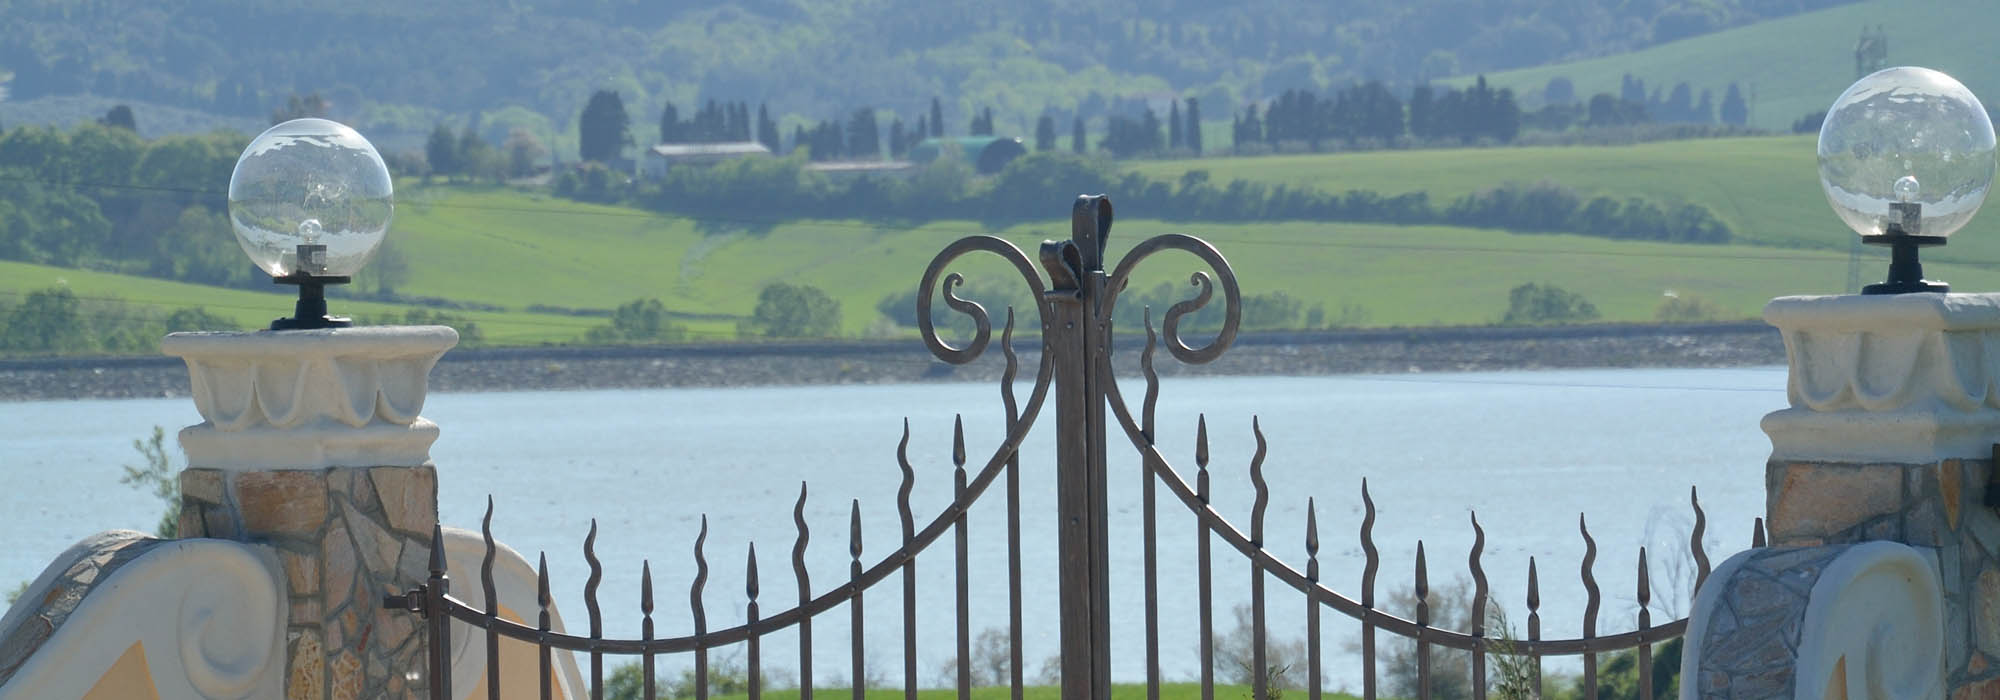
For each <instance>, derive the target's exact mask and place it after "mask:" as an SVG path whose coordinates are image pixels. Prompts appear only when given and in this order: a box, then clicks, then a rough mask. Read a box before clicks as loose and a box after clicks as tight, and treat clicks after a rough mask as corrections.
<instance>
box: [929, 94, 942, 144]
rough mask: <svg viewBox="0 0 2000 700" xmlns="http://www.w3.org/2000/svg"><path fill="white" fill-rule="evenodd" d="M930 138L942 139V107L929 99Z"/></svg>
mask: <svg viewBox="0 0 2000 700" xmlns="http://www.w3.org/2000/svg"><path fill="white" fill-rule="evenodd" d="M931 138H934V139H938V138H944V105H943V104H941V103H939V102H938V98H935V97H933V98H931Z"/></svg>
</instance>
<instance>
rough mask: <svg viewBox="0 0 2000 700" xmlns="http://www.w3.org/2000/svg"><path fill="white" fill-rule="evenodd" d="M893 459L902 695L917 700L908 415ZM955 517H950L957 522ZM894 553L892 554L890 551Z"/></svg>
mask: <svg viewBox="0 0 2000 700" xmlns="http://www.w3.org/2000/svg"><path fill="white" fill-rule="evenodd" d="M896 463H897V464H898V465H900V466H902V468H903V482H902V485H901V486H899V487H897V488H896V514H897V516H898V517H900V518H901V519H902V522H903V548H902V549H901V550H899V554H903V555H904V557H905V559H904V562H903V563H904V566H903V699H904V700H917V560H916V557H914V556H909V555H907V554H906V553H907V552H909V549H910V542H911V540H912V539H913V538H914V537H915V531H916V516H914V515H912V514H911V513H910V490H911V489H913V488H915V486H916V483H917V472H916V469H915V468H913V467H911V466H910V419H908V418H904V419H903V439H902V441H901V442H898V443H897V444H896ZM956 520H957V519H956V518H954V519H953V521H954V522H956ZM891 556H895V555H891Z"/></svg>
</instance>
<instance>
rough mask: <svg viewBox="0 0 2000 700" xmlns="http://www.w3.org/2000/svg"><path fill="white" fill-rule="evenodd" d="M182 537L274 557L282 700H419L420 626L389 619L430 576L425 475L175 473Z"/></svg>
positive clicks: (431, 514) (433, 518)
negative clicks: (285, 605) (262, 548)
mask: <svg viewBox="0 0 2000 700" xmlns="http://www.w3.org/2000/svg"><path fill="white" fill-rule="evenodd" d="M181 499H182V501H181V524H180V527H181V534H182V536H183V537H215V538H222V539H229V540H238V541H248V542H257V543H262V544H267V545H269V546H271V547H273V548H275V549H276V550H277V551H278V553H279V558H280V560H281V561H282V563H283V567H284V573H285V580H286V584H287V587H288V589H289V591H288V594H289V601H290V607H291V615H290V624H289V626H288V627H287V629H286V635H285V639H286V646H287V649H286V652H287V665H286V669H285V674H286V676H285V677H286V682H285V695H286V698H287V700H306V699H314V700H320V699H326V700H353V699H355V698H405V697H422V696H423V694H424V692H425V689H424V688H423V679H422V678H421V676H420V675H418V674H416V673H414V671H415V670H417V669H422V668H424V639H423V636H422V635H421V634H419V631H420V630H419V627H418V622H419V621H418V620H417V619H416V618H415V617H414V616H411V615H410V614H408V613H407V612H402V611H393V610H384V609H383V608H382V596H383V595H385V594H399V593H403V592H405V591H408V590H409V589H410V588H411V587H413V586H416V585H417V584H420V583H423V582H424V580H425V578H426V577H427V576H428V575H429V569H428V566H427V564H428V562H429V561H430V541H431V531H432V528H433V526H435V525H436V524H437V472H436V470H435V469H434V468H432V467H427V466H426V467H372V468H352V467H333V468H325V469H297V470H274V471H248V472H241V471H223V470H217V469H189V470H186V471H184V472H182V473H181Z"/></svg>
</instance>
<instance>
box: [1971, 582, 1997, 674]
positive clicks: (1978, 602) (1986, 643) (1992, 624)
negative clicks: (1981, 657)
mask: <svg viewBox="0 0 2000 700" xmlns="http://www.w3.org/2000/svg"><path fill="white" fill-rule="evenodd" d="M1974 589H1975V590H1976V591H1977V596H1978V597H1977V598H1975V599H1974V600H1973V601H1972V632H1973V638H1974V642H1975V644H1976V645H1977V646H1978V647H1979V650H1980V651H1982V652H1985V653H1987V654H2000V571H1996V570H1995V569H1994V567H1992V566H1988V567H1986V570H1984V571H1981V572H1979V580H1978V583H1977V584H1976V585H1975V586H1974Z"/></svg>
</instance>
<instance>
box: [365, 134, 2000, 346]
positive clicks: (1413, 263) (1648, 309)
mask: <svg viewBox="0 0 2000 700" xmlns="http://www.w3.org/2000/svg"><path fill="white" fill-rule="evenodd" d="M1260 160H1263V159H1260ZM1815 196H1817V195H1815ZM441 203H442V204H445V205H448V206H431V207H429V208H425V207H422V206H405V207H404V208H403V209H401V210H400V211H399V212H398V219H397V233H398V235H400V236H402V237H403V238H402V239H401V240H403V242H404V245H406V248H405V250H406V255H407V256H408V257H409V259H410V263H411V281H410V282H409V283H408V284H406V285H405V290H406V291H408V292H410V293H414V294H420V295H425V296H439V297H446V298H455V299H478V300H480V301H482V302H486V303H494V304H499V305H502V306H507V307H510V308H524V307H526V306H527V305H529V304H549V305H559V306H569V307H587V308H607V307H610V306H613V305H616V304H618V303H622V302H624V301H627V300H630V299H633V298H639V297H657V298H659V299H660V300H661V301H662V302H663V303H665V305H666V306H667V308H669V309H670V310H675V311H681V312H686V313H699V314H727V315H736V316H744V315H748V314H750V313H751V311H752V310H753V308H754V307H755V304H756V297H757V290H758V289H760V288H762V287H763V286H764V285H765V284H768V283H771V282H778V281H790V282H796V283H803V284H811V285H814V286H817V287H820V288H821V289H824V290H826V291H827V293H828V294H830V295H832V296H834V297H835V298H836V299H838V300H839V301H840V302H841V305H842V308H843V320H844V328H845V330H846V332H847V333H848V334H850V335H852V334H860V333H863V332H865V331H867V330H868V329H869V328H870V326H871V325H872V324H874V323H875V320H876V318H877V315H876V313H875V312H874V308H875V305H876V303H877V302H878V301H879V300H881V299H882V298H883V297H885V296H887V295H890V294H894V293H898V292H902V291H905V290H908V289H910V288H912V287H913V286H914V285H915V283H916V281H917V279H918V277H919V276H920V275H921V274H922V271H923V268H924V266H925V265H926V264H927V263H928V262H929V260H930V258H931V256H932V255H934V254H935V253H936V252H937V251H938V250H939V249H940V248H942V247H944V246H945V245H946V244H948V243H950V242H951V241H952V240H953V239H956V238H958V237H960V236H963V235H968V234H976V233H987V232H988V231H986V230H984V229H983V228H981V227H980V226H979V225H978V224H974V223H971V222H959V221H953V222H940V223H931V224H926V225H922V226H914V227H911V226H897V225H889V224H871V223H867V222H859V221H809V222H799V223H793V224H784V225H779V226H775V227H772V228H770V229H769V230H766V231H745V230H726V229H725V230H721V231H704V230H702V229H703V227H704V223H703V222H698V221H694V220H688V219H668V218H656V217H649V216H646V215H643V214H640V215H635V213H634V212H633V211H632V210H628V209H616V208H610V207H579V206H577V205H574V204H568V203H560V204H558V203H553V202H547V201H544V202H540V203H531V202H528V201H526V197H525V196H524V195H520V194H516V193H513V192H508V191H501V190H485V191H479V192H472V193H466V194H462V195H457V196H447V197H446V198H445V199H443V200H442V202H441ZM549 204H553V206H549V207H548V208H546V209H542V210H539V211H532V212H531V211H528V210H529V209H533V208H535V207H538V206H540V205H549ZM1828 218H1831V215H1830V214H1829V215H1828ZM1066 228H1067V227H1066V226H1064V225H1063V224H1062V223H1061V222H1053V221H1052V222H1048V223H1045V224H1039V225H1021V226H1015V227H1011V228H1008V229H1005V230H1001V231H993V232H991V233H995V234H997V235H1000V236H1002V237H1004V238H1006V239H1008V240H1010V241H1012V242H1014V243H1015V244H1016V245H1019V246H1021V247H1023V248H1024V249H1027V250H1030V251H1032V248H1031V246H1032V245H1033V244H1034V243H1035V242H1037V241H1039V240H1042V239H1044V238H1049V237H1052V236H1054V235H1057V233H1056V232H1064V231H1066ZM1170 231H1183V232H1189V233H1194V234H1196V235H1200V236H1203V237H1206V238H1208V239H1210V240H1211V241H1213V242H1214V243H1215V244H1216V245H1217V246H1218V247H1219V248H1221V249H1222V251H1223V252H1224V254H1225V255H1227V256H1228V257H1229V259H1230V260H1231V261H1232V264H1233V265H1234V267H1235V268H1236V272H1237V274H1238V275H1239V276H1240V278H1241V279H1242V286H1243V289H1244V293H1246V294H1264V293H1270V292H1278V291H1283V292H1285V293H1287V294H1290V295H1292V296H1294V297H1297V298H1300V299H1303V300H1304V301H1305V302H1306V304H1307V306H1311V305H1313V304H1323V305H1325V306H1326V307H1327V308H1328V309H1329V310H1332V309H1336V308H1338V307H1340V306H1342V305H1343V304H1354V305H1359V306H1360V307H1362V308H1365V309H1366V310H1367V312H1368V319H1369V323H1370V324H1371V325H1432V324H1444V325H1461V324H1481V323H1489V322H1492V321H1494V320H1496V319H1498V318H1499V316H1500V315H1501V313H1502V312H1503V311H1504V310H1505V299H1506V295H1507V294H1506V293H1507V290H1508V289H1510V288H1512V287H1513V286H1515V285H1518V284H1521V283H1524V282H1554V283H1556V284H1558V285H1561V286H1563V287H1564V288H1567V289H1570V290H1572V291H1577V292H1580V293H1582V294H1583V295H1584V296H1585V297H1587V298H1589V299H1590V300H1591V301H1592V302H1594V303H1595V304H1597V305H1598V307H1599V308H1600V309H1601V310H1602V311H1603V313H1604V314H1605V316H1606V318H1607V319H1611V320H1626V321H1643V320H1650V319H1651V318H1652V317H1653V312H1654V310H1655V308H1656V307H1657V306H1658V304H1659V303H1660V299H1661V296H1662V295H1663V294H1664V293H1666V292H1667V291H1668V290H1673V291H1675V292H1677V293H1694V294H1699V295H1701V296H1703V297H1705V298H1708V299H1709V300H1711V301H1714V302H1716V303H1718V304H1721V305H1723V306H1724V308H1726V309H1728V310H1729V311H1731V312H1732V313H1733V315H1736V316H1739V317H1750V316H1754V315H1755V314H1756V313H1757V310H1758V309H1759V308H1761V307H1762V305H1763V303H1764V302H1765V301H1768V300H1769V299H1770V298H1771V297H1773V296H1777V295H1781V294H1787V293H1800V292H1820V293H1832V292H1839V291H1843V290H1844V287H1845V283H1846V270H1847V256H1846V254H1845V252H1844V251H1824V252H1820V251H1790V250H1773V249H1769V248H1756V247H1750V246H1690V245H1672V244H1657V243H1642V242H1630V241H1608V240H1602V239H1594V238H1586V237H1581V236H1569V235H1544V234H1513V233H1505V232H1496V231H1486V230H1476V229H1465V228H1454V227H1443V226H1421V227H1396V226H1382V225H1370V224H1326V223H1310V222H1281V223H1257V224H1207V223H1195V224H1180V223H1169V222H1161V221H1148V220H1120V222H1119V223H1118V225H1117V228H1116V230H1115V231H1114V232H1113V235H1112V249H1113V250H1112V254H1113V256H1114V257H1115V256H1116V255H1117V254H1118V253H1119V252H1120V251H1122V250H1123V249H1124V248H1125V247H1127V246H1129V245H1130V244H1132V243H1133V242H1135V241H1137V240H1139V239H1141V238H1143V237H1146V236H1151V235H1154V234H1159V233H1166V232H1170ZM1836 233H1837V232H1836ZM563 246H569V247H567V248H564V247H563ZM464 250H472V251H477V252H476V253H474V254H469V255H461V254H458V253H457V252H456V251H464ZM556 250H561V251H562V252H561V253H560V254H557V253H554V252H552V251H556ZM468 263H474V264H468ZM1874 267H1876V266H1875V265H1874V264H1873V263H1870V265H1869V268H1870V269H1869V270H1868V272H1869V274H1874V273H1875V270H1874V269H1873V268H1874ZM966 269H967V271H968V277H971V278H973V279H974V280H979V279H982V278H984V279H999V280H1005V279H1010V278H1009V277H1007V276H1008V275H1011V274H1012V273H1011V272H1008V271H1005V270H1002V269H999V266H998V265H994V264H991V263H988V264H986V265H983V266H974V267H968V268H966ZM1193 269H1194V266H1193V265H1192V260H1191V259H1189V258H1181V259H1180V260H1179V261H1176V260H1173V259H1170V258H1161V259H1157V260H1154V261H1152V262H1151V263H1150V264H1149V265H1147V267H1146V268H1144V270H1146V271H1148V272H1150V273H1152V274H1151V275H1150V276H1148V277H1146V278H1145V279H1140V280H1135V288H1148V287H1150V286H1152V285H1155V284H1157V283H1158V282H1160V281H1166V280H1185V278H1186V275H1187V274H1188V273H1189V272H1191V271H1193ZM502 271H519V272H518V273H517V274H504V273H503V272H502ZM1945 272H1946V270H1945V269H1944V268H1943V267H1942V266H1940V269H1939V271H1938V272H1937V273H1936V274H1938V275H1944V274H1945ZM1950 272H1951V273H1953V275H1954V276H1955V277H1954V276H1947V277H1946V279H1955V280H1962V281H1960V282H1959V283H1960V284H1961V285H1977V284H1980V283H1981V282H1982V281H1983V282H1984V285H1985V286H1984V287H1983V288H1992V285H1993V284H1994V283H2000V274H1996V273H1987V272H1983V271H1980V272H1972V271H1965V272H1961V271H1958V270H1951V271H1950Z"/></svg>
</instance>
